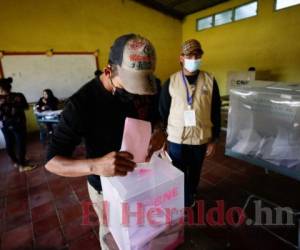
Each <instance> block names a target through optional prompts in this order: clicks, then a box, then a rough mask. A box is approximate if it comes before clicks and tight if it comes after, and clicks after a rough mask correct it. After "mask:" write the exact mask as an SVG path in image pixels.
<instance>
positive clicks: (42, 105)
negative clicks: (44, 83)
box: [36, 89, 58, 112]
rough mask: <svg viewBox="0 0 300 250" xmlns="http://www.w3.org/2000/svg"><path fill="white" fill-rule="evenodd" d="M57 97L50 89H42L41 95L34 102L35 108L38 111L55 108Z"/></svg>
mask: <svg viewBox="0 0 300 250" xmlns="http://www.w3.org/2000/svg"><path fill="white" fill-rule="evenodd" d="M57 106H58V99H57V98H56V97H55V96H54V95H53V92H52V90H51V89H44V90H43V96H42V97H41V98H40V100H39V101H38V103H37V104H36V109H37V111H39V112H43V111H47V110H57Z"/></svg>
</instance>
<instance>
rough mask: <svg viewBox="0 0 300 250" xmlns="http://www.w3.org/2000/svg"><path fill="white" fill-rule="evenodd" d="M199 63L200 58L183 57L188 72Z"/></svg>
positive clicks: (198, 65) (192, 70) (193, 70)
mask: <svg viewBox="0 0 300 250" xmlns="http://www.w3.org/2000/svg"><path fill="white" fill-rule="evenodd" d="M200 65H201V59H186V58H184V68H185V69H186V70H187V71H189V72H195V71H196V70H198V69H199V67H200Z"/></svg>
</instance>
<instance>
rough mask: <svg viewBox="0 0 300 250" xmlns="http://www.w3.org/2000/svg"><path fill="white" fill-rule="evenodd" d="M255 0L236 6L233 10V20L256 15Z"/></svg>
mask: <svg viewBox="0 0 300 250" xmlns="http://www.w3.org/2000/svg"><path fill="white" fill-rule="evenodd" d="M257 5H258V4H257V1H255V2H252V3H248V4H245V5H242V6H240V7H237V8H236V9H235V11H234V20H242V19H245V18H248V17H252V16H256V15H257Z"/></svg>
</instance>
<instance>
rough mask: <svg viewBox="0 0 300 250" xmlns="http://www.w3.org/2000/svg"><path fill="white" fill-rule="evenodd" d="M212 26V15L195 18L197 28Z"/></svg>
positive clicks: (202, 28)
mask: <svg viewBox="0 0 300 250" xmlns="http://www.w3.org/2000/svg"><path fill="white" fill-rule="evenodd" d="M212 26H213V17H212V16H208V17H204V18H201V19H198V20H197V30H204V29H208V28H211V27H212Z"/></svg>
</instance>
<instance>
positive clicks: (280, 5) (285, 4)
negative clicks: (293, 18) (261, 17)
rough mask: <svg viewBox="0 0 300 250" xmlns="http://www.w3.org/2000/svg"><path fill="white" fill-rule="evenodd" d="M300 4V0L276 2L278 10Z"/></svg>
mask: <svg viewBox="0 0 300 250" xmlns="http://www.w3.org/2000/svg"><path fill="white" fill-rule="evenodd" d="M297 4H300V0H276V6H275V9H276V10H280V9H283V8H286V7H290V6H293V5H297Z"/></svg>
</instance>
